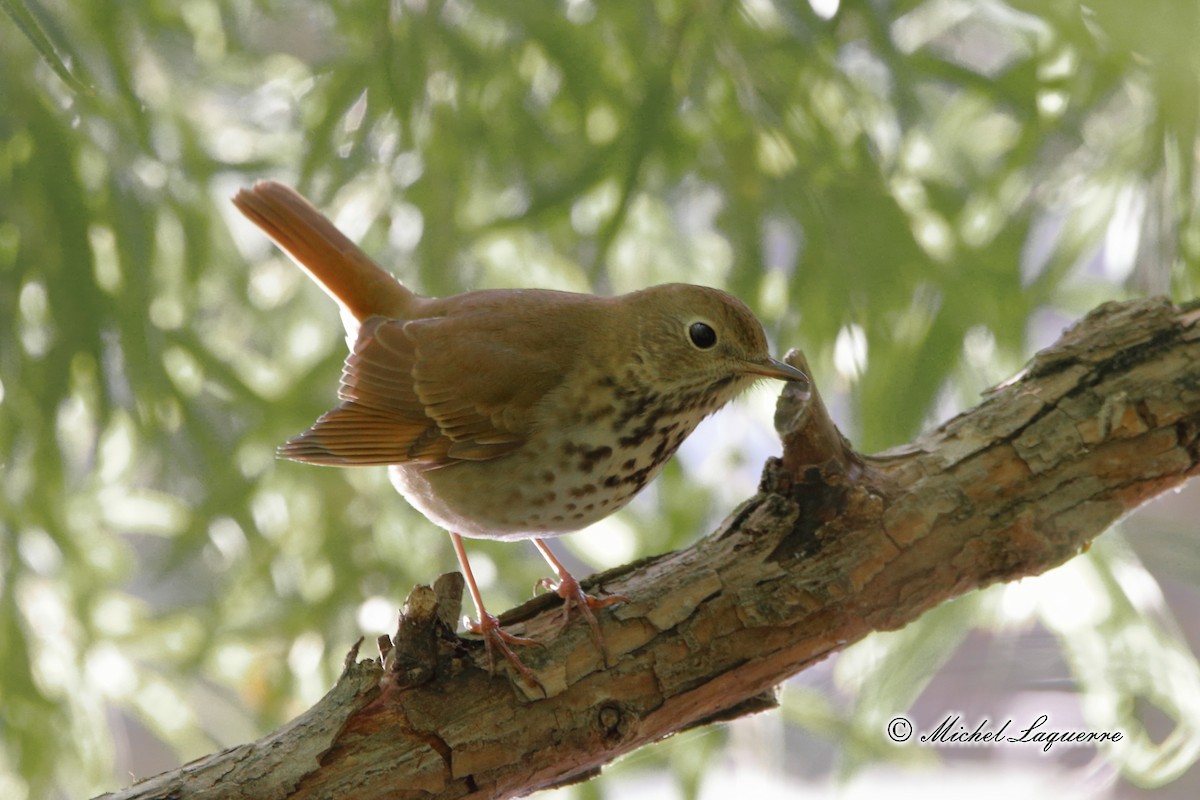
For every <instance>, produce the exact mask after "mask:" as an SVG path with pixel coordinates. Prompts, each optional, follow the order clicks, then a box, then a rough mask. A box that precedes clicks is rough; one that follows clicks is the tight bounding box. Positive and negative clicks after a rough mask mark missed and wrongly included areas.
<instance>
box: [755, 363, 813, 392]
mask: <svg viewBox="0 0 1200 800" xmlns="http://www.w3.org/2000/svg"><path fill="white" fill-rule="evenodd" d="M746 372H749V373H750V374H752V375H762V376H763V377H766V378H777V379H779V380H781V381H797V382H799V383H802V384H804V385H805V386H808V384H809V380H808V376H807V375H805V374H804V373H803V372H801V371H800V370H798V369H796V368H795V367H793V366H790V365H788V364H785V363H783V362H782V361H779V360H778V359H774V358H771V357H770V356H764V357H763V358H762V359H761V360H757V361H747V362H746Z"/></svg>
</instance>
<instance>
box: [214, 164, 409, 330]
mask: <svg viewBox="0 0 1200 800" xmlns="http://www.w3.org/2000/svg"><path fill="white" fill-rule="evenodd" d="M233 204H234V205H235V206H237V208H238V210H239V211H241V212H242V213H243V214H245V215H246V218H247V219H249V220H250V221H251V222H253V223H254V224H255V225H257V226H258V227H260V228H262V229H263V231H265V232H266V234H267V235H268V236H270V237H271V239H272V240H273V241H274V242H275V244H277V245H279V246H280V247H281V248H283V249H284V250H285V251H287V253H288V254H289V255H291V257H292V258H293V259H295V261H296V263H297V264H299V265H300V266H301V267H303V268H304V271H305V272H307V273H308V274H309V275H310V276H312V278H313V279H314V280H315V281H316V282H317V283H319V284H321V286H322V287H323V288H324V289H325V291H326V292H328V293H329V295H330V296H331V297H332V298H333V299H334V300H337V301H338V303H339V304H341V306H342V307H343V308H345V309H346V310H347V311H348V312H349V313H350V314H351V315H353V316H354V318H355V319H357V320H359V321H360V322H361V321H362V320H364V319H366V318H367V317H370V316H374V315H377V314H378V315H381V316H385V317H392V318H394V319H411V318H412V314H411V310H412V308H413V306H414V305H415V304H416V302H417V297H416V295H414V294H413V293H412V292H411V291H409V290H408V289H407V288H405V287H404V286H403V285H402V284H401V283H400V282H399V281H398V280H396V278H395V277H394V276H393V275H392V274H391V273H390V272H388V271H387V270H385V269H384V268H383V267H381V266H379V264H377V263H375V261H374V260H372V258H371V257H370V256H368V255H367V254H366V253H364V252H363V251H362V250H361V249H360V248H359V246H358V245H356V244H355V243H354V242H352V241H350V240H349V239H347V238H346V236H345V234H343V233H342V232H341V231H339V230H338V229H337V226H336V225H334V224H333V223H332V222H330V221H329V219H328V218H327V217H326V216H325V215H324V214H322V213H321V212H320V211H318V210H317V209H316V208H314V207H313V205H312V204H311V203H309V202H308V200H306V199H304V197H303V196H301V195H300V193H299V192H297V191H296V190H295V189H292V188H291V187H289V186H284V185H283V184H282V183H276V182H275V181H260V182H258V183H256V184H254V187H253V188H251V189H242V190H240V191H239V192H238V193H237V195H236V196H235V197H234V198H233Z"/></svg>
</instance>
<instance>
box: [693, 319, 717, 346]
mask: <svg viewBox="0 0 1200 800" xmlns="http://www.w3.org/2000/svg"><path fill="white" fill-rule="evenodd" d="M688 338H689V339H691V340H692V344H694V345H696V347H698V348H700V349H701V350H708V349H709V348H711V347H712V346H713V345H715V344H716V343H717V332H716V331H714V330H713V329H712V326H711V325H709V324H708V323H707V322H693V323H692V324H691V325H689V326H688Z"/></svg>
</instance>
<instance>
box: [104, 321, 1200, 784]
mask: <svg viewBox="0 0 1200 800" xmlns="http://www.w3.org/2000/svg"><path fill="white" fill-rule="evenodd" d="M1198 318H1200V311H1198V310H1197V309H1194V308H1176V307H1174V306H1172V305H1171V304H1170V303H1168V302H1167V301H1166V300H1162V299H1155V300H1143V301H1136V302H1131V303H1122V304H1118V303H1110V304H1106V305H1104V306H1101V307H1100V308H1098V309H1096V310H1095V311H1094V312H1092V314H1090V315H1089V316H1088V317H1087V318H1086V319H1084V320H1082V321H1081V322H1080V323H1078V324H1077V325H1076V326H1074V327H1073V328H1071V329H1070V330H1068V331H1067V332H1066V333H1065V334H1064V335H1063V337H1062V338H1061V339H1060V340H1059V341H1058V342H1057V343H1056V344H1055V345H1054V346H1052V347H1051V348H1049V349H1047V350H1044V351H1042V352H1041V353H1039V354H1038V355H1037V356H1036V357H1035V358H1034V359H1033V361H1032V362H1031V363H1030V364H1029V365H1028V367H1027V368H1026V369H1025V371H1024V372H1023V373H1022V374H1021V375H1020V376H1018V377H1017V378H1014V379H1013V380H1011V381H1010V382H1008V383H1007V384H1005V385H1003V386H1000V387H997V388H995V389H993V390H992V391H991V392H990V393H989V394H988V395H987V396H986V398H985V399H984V401H983V402H982V403H981V404H980V405H979V406H977V407H976V408H974V409H972V410H971V411H969V412H967V413H964V414H962V415H960V416H958V417H955V418H954V419H952V420H950V421H949V422H947V423H946V424H944V425H942V426H941V427H939V428H938V429H937V430H934V431H931V432H929V433H927V434H925V435H923V436H921V437H919V438H918V439H917V440H916V441H914V442H913V443H911V444H910V445H907V446H904V447H900V448H896V449H894V450H891V451H888V452H885V453H882V454H879V455H876V456H871V457H864V456H861V455H859V454H857V453H855V452H854V451H853V450H852V449H851V448H850V447H849V445H848V443H847V442H846V441H845V440H844V439H843V438H842V436H841V435H840V434H839V433H838V432H837V430H836V428H835V427H834V426H833V423H832V422H831V421H830V419H829V416H828V414H827V413H826V410H825V407H824V405H823V404H822V402H821V399H820V397H819V396H818V395H816V394H815V391H814V393H813V394H812V395H811V396H802V395H800V394H799V393H797V392H795V390H794V389H791V390H786V391H785V393H784V395H783V397H782V398H781V399H780V402H779V408H778V411H777V414H776V426H777V427H778V428H779V430H780V433H781V435H782V436H783V440H784V453H783V457H782V458H781V459H772V460H771V461H769V462H768V464H767V465H766V469H765V470H764V474H763V479H762V483H761V486H760V491H759V493H758V494H756V495H755V496H754V497H752V498H751V499H749V500H747V501H746V502H745V503H743V504H742V505H741V506H740V507H739V508H738V509H737V510H735V511H734V513H733V514H732V515H731V516H730V517H729V518H728V519H727V520H726V522H725V523H724V524H723V525H722V526H721V528H720V529H719V530H717V531H716V532H714V533H713V534H712V535H711V536H708V537H706V538H704V539H703V540H701V541H699V542H697V543H696V544H695V545H693V546H691V547H689V548H687V549H685V550H680V551H678V552H673V553H667V554H664V555H662V556H657V557H655V558H650V559H645V560H643V561H640V562H637V563H634V564H630V565H627V566H625V567H621V568H618V569H616V570H611V571H609V572H607V573H605V574H603V575H599V576H596V577H595V578H594V579H593V581H592V584H593V585H598V584H602V585H603V586H604V588H605V589H606V590H608V591H612V592H619V593H620V594H623V595H625V596H627V597H628V598H629V601H628V602H626V603H622V604H620V605H618V606H615V607H613V608H611V609H606V610H604V611H602V612H601V613H600V615H599V617H600V620H601V625H602V628H603V633H604V637H605V640H606V642H607V645H608V649H609V654H610V661H611V663H612V666H609V667H606V666H605V664H604V663H603V658H602V656H601V655H600V654H599V653H598V652H597V651H596V649H595V647H594V646H593V645H592V642H591V639H590V637H589V634H588V630H587V626H586V625H571V626H568V627H567V628H566V629H565V630H563V631H562V632H561V633H560V632H559V625H560V612H559V609H558V607H557V598H555V597H549V596H543V597H539V598H537V599H535V600H533V601H530V602H529V603H526V604H525V605H523V606H521V607H520V608H518V609H515V610H513V611H512V612H509V614H508V615H506V621H507V622H509V623H511V624H516V623H520V624H516V629H517V632H521V633H523V634H524V635H526V636H532V637H533V638H535V639H537V640H539V641H542V642H545V643H546V646H545V647H544V648H529V649H527V650H524V651H522V655H523V657H524V658H525V659H526V663H527V664H528V665H529V666H530V667H531V668H532V669H533V670H534V671H535V672H536V673H537V675H538V677H539V679H540V680H541V682H542V684H543V686H544V687H545V691H544V695H543V693H542V692H540V691H538V690H537V689H535V688H530V687H527V686H524V685H521V684H519V683H518V682H516V681H514V680H513V679H511V678H510V677H509V676H508V674H502V675H497V676H495V677H490V676H489V675H488V673H487V671H486V667H485V664H486V659H485V657H484V655H483V648H482V645H481V644H480V643H479V642H478V641H466V640H463V639H460V638H458V637H456V636H455V635H454V634H453V633H452V625H453V624H454V620H455V618H456V617H457V614H458V604H459V602H460V597H461V582H457V583H456V582H455V581H454V579H453V578H445V579H443V580H441V581H439V584H438V585H437V586H436V587H435V588H434V589H430V588H428V587H418V588H417V589H415V590H414V591H413V593H412V595H410V597H409V598H408V601H407V603H406V605H405V609H404V612H403V614H402V617H401V623H400V629H399V631H398V632H397V635H396V637H395V639H394V644H393V643H392V642H388V641H386V637H384V641H383V642H382V648H381V649H382V651H383V654H384V657H383V659H382V661H381V660H379V659H376V660H369V661H361V662H356V661H355V658H356V654H357V649H358V648H357V645H356V646H355V648H354V650H352V651H351V654H350V656H349V657H348V658H347V662H346V668H345V670H344V672H343V674H342V676H341V678H340V679H339V681H338V683H337V685H336V686H335V687H334V688H333V690H332V691H331V692H330V693H329V694H328V695H327V696H326V697H325V698H324V699H323V700H321V702H320V703H319V704H318V705H316V706H315V707H313V708H312V709H310V710H309V711H308V712H306V713H305V714H304V715H303V716H301V717H300V718H298V719H296V720H294V721H293V722H291V723H289V724H288V725H286V726H285V727H283V728H281V729H280V730H278V731H276V732H274V733H272V734H270V735H268V736H267V737H265V738H264V739H262V740H261V741H259V742H256V743H254V744H250V745H244V746H242V747H238V748H234V749H232V750H228V751H225V752H223V753H219V754H215V755H212V756H208V757H206V758H203V759H200V760H198V761H195V762H192V763H191V764H188V765H186V766H184V767H182V768H181V769H179V770H177V771H174V772H170V773H164V774H163V775H160V776H158V777H156V778H153V779H150V780H147V781H144V782H142V783H139V784H137V785H135V786H133V787H131V788H129V789H127V790H125V791H123V792H119V793H116V794H112V795H105V797H109V798H113V799H114V800H115V799H116V798H158V797H164V798H165V797H172V798H184V797H204V798H242V797H245V798H283V797H292V798H326V797H338V796H351V797H356V798H373V797H388V798H409V797H412V798H416V797H421V798H443V797H444V798H450V797H501V796H511V795H516V794H524V793H528V792H530V791H533V790H535V789H538V788H544V787H547V786H551V785H556V784H562V783H566V782H571V781H575V780H581V779H584V778H587V777H589V776H591V775H593V774H595V773H596V772H597V771H598V770H599V768H600V767H601V766H602V765H604V764H605V763H607V762H609V761H610V760H612V759H613V758H615V757H616V756H618V755H621V754H622V753H626V752H629V751H630V750H633V749H635V748H638V747H641V746H642V745H645V744H648V743H650V742H653V741H655V740H657V739H660V738H662V737H663V736H666V735H668V734H670V733H672V732H675V731H679V730H681V729H684V728H687V727H691V726H694V725H700V724H705V723H706V722H710V721H713V720H716V719H725V718H730V717H733V716H737V715H739V714H742V713H749V712H751V711H756V710H760V709H762V708H764V707H767V706H769V705H770V704H771V703H772V695H771V692H772V687H774V686H775V685H777V684H779V683H780V682H781V681H783V680H784V679H786V678H787V677H789V676H790V675H793V674H795V673H796V672H799V671H800V670H802V669H804V668H805V667H807V666H809V665H811V664H813V663H815V662H817V661H820V660H821V659H823V658H825V657H826V656H828V655H829V654H830V653H833V652H835V651H837V650H840V649H841V648H843V647H845V646H847V645H848V644H850V643H852V642H855V641H857V640H858V639H861V638H862V637H863V636H865V635H867V634H868V633H870V632H871V631H875V630H889V629H895V628H899V627H901V626H903V625H905V624H907V623H908V622H910V621H912V620H913V619H915V618H916V617H918V616H919V615H920V614H921V613H922V612H924V611H925V610H927V609H929V608H931V607H932V606H934V605H937V604H938V603H941V602H942V601H944V600H946V599H948V598H951V597H955V596H957V595H961V594H963V593H965V592H968V591H970V590H972V589H975V588H978V587H981V586H985V585H988V584H991V583H995V582H997V581H1009V580H1015V579H1017V578H1020V577H1023V576H1026V575H1033V574H1037V573H1040V572H1044V571H1046V570H1048V569H1050V568H1052V567H1054V566H1056V565H1058V564H1061V563H1062V562H1064V561H1066V560H1067V559H1069V558H1071V557H1072V556H1074V555H1075V554H1077V553H1079V552H1081V551H1082V550H1085V549H1086V548H1087V546H1088V543H1089V542H1090V541H1091V539H1093V538H1094V537H1095V536H1097V535H1099V534H1100V533H1101V532H1103V531H1104V529H1105V528H1106V527H1107V526H1108V525H1109V524H1111V523H1112V522H1113V521H1114V520H1116V519H1117V518H1118V517H1120V516H1121V515H1123V514H1125V513H1126V512H1128V511H1129V510H1130V509H1132V508H1134V507H1135V506H1137V505H1139V504H1140V503H1142V502H1143V501H1145V500H1146V499H1148V498H1150V497H1153V496H1154V495H1157V494H1159V493H1161V492H1163V491H1165V490H1167V489H1170V488H1172V487H1174V486H1177V485H1179V484H1180V483H1182V482H1183V481H1185V480H1186V479H1187V478H1188V477H1190V476H1191V475H1193V474H1194V473H1195V472H1196V471H1197V463H1198V461H1200V445H1198V443H1197V438H1198V434H1200V366H1198V364H1200V344H1198V342H1197V340H1198V339H1200V328H1198V326H1197V319H1198ZM793 357H795V356H793ZM792 363H796V364H800V363H802V359H798V360H793V362H792Z"/></svg>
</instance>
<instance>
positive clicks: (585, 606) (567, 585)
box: [534, 570, 629, 665]
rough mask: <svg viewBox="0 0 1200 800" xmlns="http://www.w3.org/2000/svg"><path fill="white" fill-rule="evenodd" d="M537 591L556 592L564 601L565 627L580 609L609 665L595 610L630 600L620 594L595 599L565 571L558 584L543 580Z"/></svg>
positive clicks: (539, 582)
mask: <svg viewBox="0 0 1200 800" xmlns="http://www.w3.org/2000/svg"><path fill="white" fill-rule="evenodd" d="M534 589H535V591H536V590H537V589H545V590H546V591H549V592H554V593H555V594H557V595H558V596H559V597H561V598H562V599H563V617H562V619H563V627H564V628H565V627H566V626H567V623H569V622H570V621H571V612H572V610H574V609H576V608H577V609H579V613H580V614H582V615H583V618H584V619H586V620H587V623H588V627H590V628H591V630H592V641H594V642H595V643H596V647H598V648H600V653H601V655H603V656H604V663H605V664H606V665H607V664H608V648H607V647H606V646H605V643H604V636H603V635H602V634H601V633H600V623H599V622H598V621H597V620H596V615H595V614H594V613H593V612H592V609H594V608H605V607H607V606H611V605H613V604H614V603H623V602H625V601H626V600H628V599H629V598H628V597H625V596H624V595H620V594H610V595H606V596H605V597H595V596H593V595H590V594H588V593H587V592H585V591H584V590H583V587H582V586H580V585H579V581H578V580H576V579H575V576H573V575H572V574H571V573H569V572H567V571H565V570H563V571H562V572H561V573H560V577H559V579H558V581H557V582H555V581H553V580H551V579H550V578H542V579H541V580H539V581H538V582H537V584H535V586H534Z"/></svg>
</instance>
